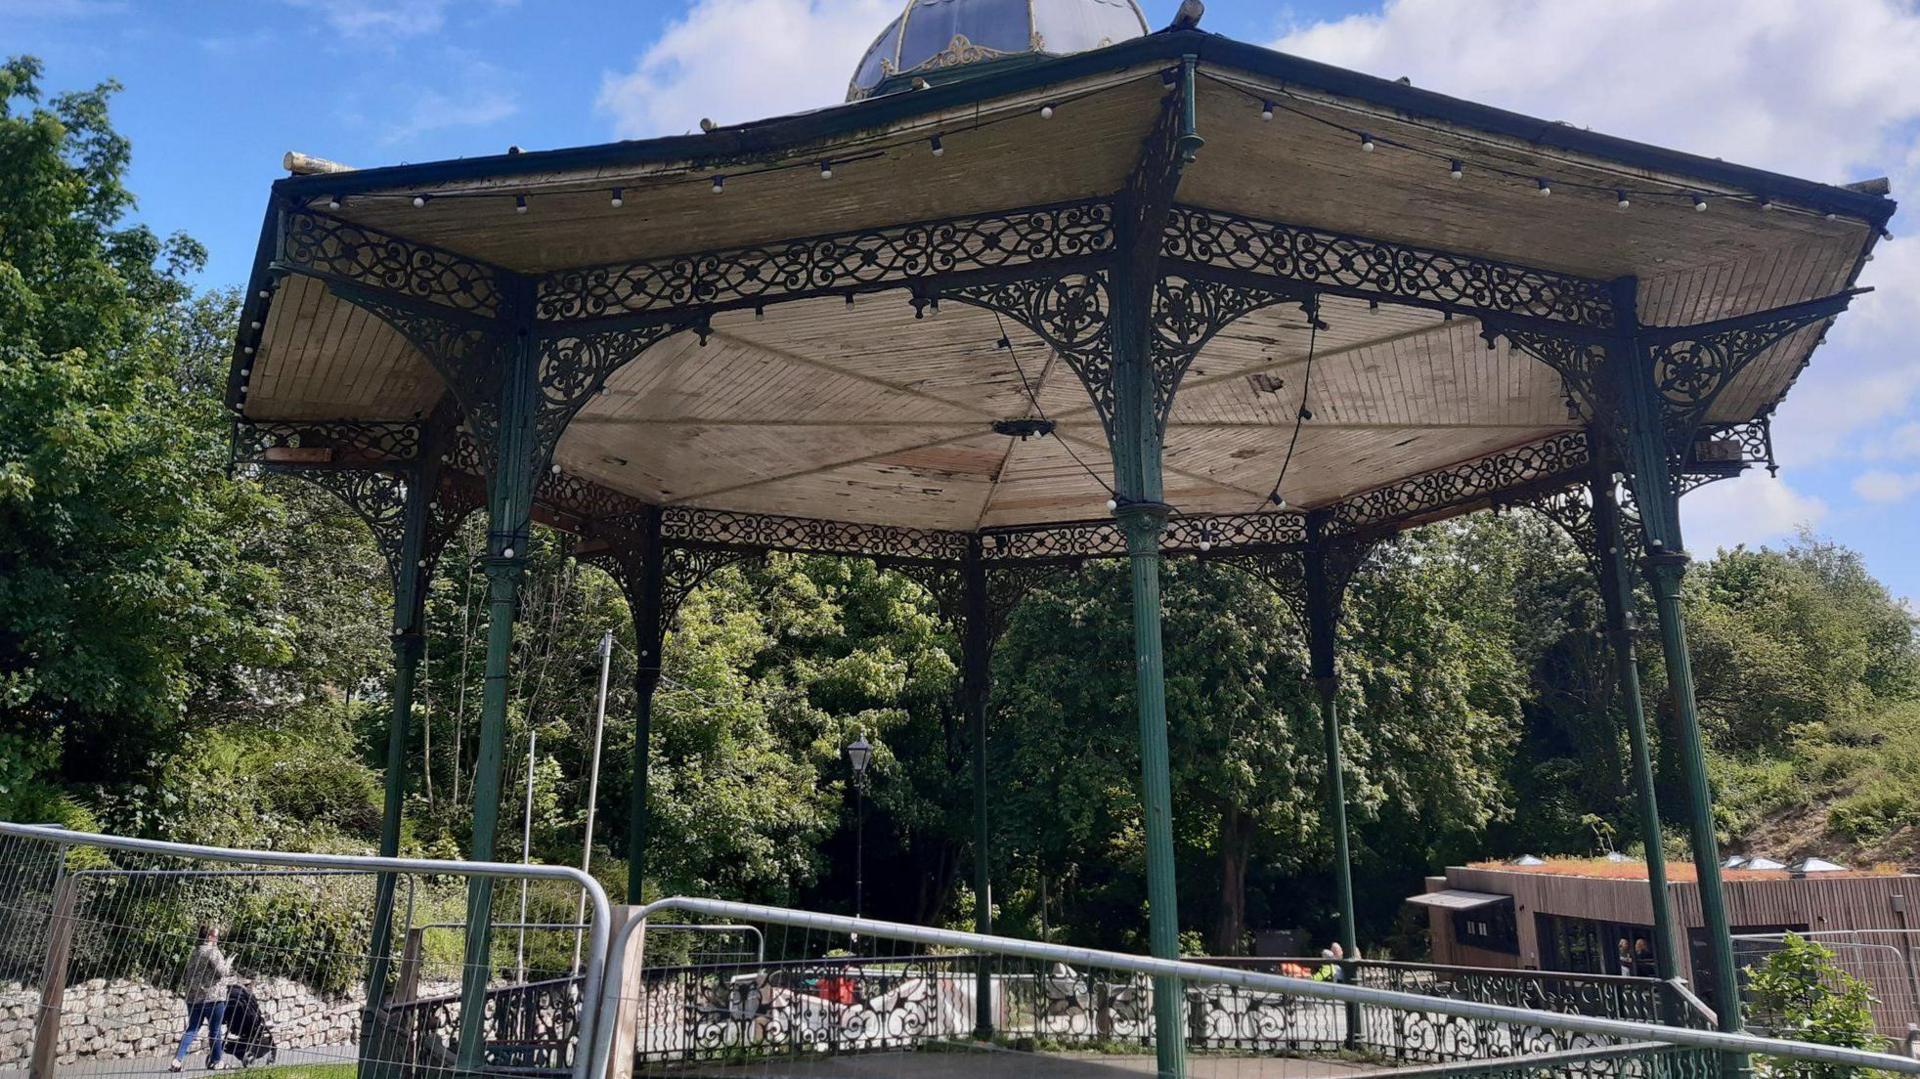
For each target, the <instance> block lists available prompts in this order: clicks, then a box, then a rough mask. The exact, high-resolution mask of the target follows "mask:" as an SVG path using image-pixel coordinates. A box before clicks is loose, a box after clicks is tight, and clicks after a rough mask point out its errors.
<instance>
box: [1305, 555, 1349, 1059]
mask: <svg viewBox="0 0 1920 1079" xmlns="http://www.w3.org/2000/svg"><path fill="white" fill-rule="evenodd" d="M1310 529H1311V543H1310V544H1309V546H1308V547H1307V555H1306V562H1305V570H1306V581H1305V585H1306V595H1307V651H1308V653H1309V655H1308V661H1309V663H1310V664H1311V666H1312V674H1313V683H1314V687H1315V688H1316V689H1317V690H1318V691H1319V697H1320V736H1321V740H1322V742H1323V744H1324V746H1325V751H1326V760H1327V830H1328V831H1329V832H1330V833H1332V836H1333V882H1334V890H1335V892H1336V894H1337V895H1338V898H1339V903H1340V947H1341V950H1342V951H1343V952H1344V953H1345V955H1344V956H1343V957H1342V958H1343V960H1344V961H1343V962H1342V963H1341V964H1340V971H1341V976H1342V977H1343V978H1345V979H1346V980H1348V981H1352V980H1353V971H1354V966H1353V961H1354V960H1355V959H1358V958H1359V957H1360V943H1359V929H1358V927H1357V925H1356V924H1355V923H1356V919H1355V918H1354V913H1353V851H1352V844H1351V840H1350V838H1349V835H1348V831H1347V783H1346V776H1345V774H1344V773H1345V770H1346V765H1345V762H1344V760H1343V759H1342V757H1341V753H1340V712H1339V699H1340V672H1339V669H1338V667H1337V666H1336V663H1335V656H1336V653H1337V650H1338V647H1339V629H1340V627H1339V619H1340V614H1339V610H1338V607H1339V603H1338V599H1339V597H1338V596H1336V595H1335V590H1336V589H1337V588H1340V587H1342V586H1341V585H1340V584H1337V583H1336V582H1333V581H1329V580H1328V579H1327V541H1326V540H1325V538H1324V537H1322V536H1321V535H1320V523H1319V521H1318V520H1317V519H1316V520H1314V521H1313V522H1312V523H1311V525H1310ZM1346 1013H1347V1033H1346V1038H1345V1042H1346V1044H1347V1045H1348V1047H1352V1046H1354V1045H1357V1044H1358V1040H1359V1037H1360V1008H1359V1006H1358V1005H1356V1004H1348V1005H1347V1009H1346Z"/></svg>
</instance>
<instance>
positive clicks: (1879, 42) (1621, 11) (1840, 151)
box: [1273, 0, 1920, 550]
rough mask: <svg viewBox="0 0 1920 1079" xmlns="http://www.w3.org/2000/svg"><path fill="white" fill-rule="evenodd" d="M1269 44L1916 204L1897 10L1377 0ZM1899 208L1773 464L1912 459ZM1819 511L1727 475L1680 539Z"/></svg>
mask: <svg viewBox="0 0 1920 1079" xmlns="http://www.w3.org/2000/svg"><path fill="white" fill-rule="evenodd" d="M1273 45H1274V47H1275V48H1278V49H1281V50H1282V51H1286V52H1291V53H1294V54H1297V55H1302V56H1308V57H1311V58H1313V59H1316V60H1323V61H1326V62H1329V63H1334V64H1339V65H1341V66H1344V67H1352V68H1358V69H1359V70H1362V71H1367V72H1370V73H1372V74H1375V75H1381V76H1385V77H1388V78H1397V77H1399V76H1402V75H1405V76H1408V77H1410V78H1411V79H1412V81H1413V83H1414V85H1416V86H1420V87H1424V88H1426V89H1430V90H1435V91H1438V92H1441V93H1446V94H1453V95H1456V96H1459V97H1464V98H1469V99H1473V100H1476V101H1483V102H1486V103H1489V104H1494V105H1500V106H1503V107H1506V108H1511V109H1514V110H1516V111H1519V112H1523V113H1526V114H1528V115H1533V116H1544V117H1547V118H1550V119H1557V120H1565V121H1567V122H1569V123H1573V124H1578V125H1581V126H1590V127H1592V128H1594V129H1596V130H1599V131H1604V132H1606V133H1608V134H1612V135H1619V136H1623V137H1626V138H1632V139H1638V140H1641V141H1645V142H1651V143H1655V144H1658V145H1664V146H1672V147H1676V148H1678V149H1682V150H1687V151H1690V152H1693V153H1699V154H1705V155H1708V156H1718V157H1724V158H1726V159H1727V160H1730V161H1738V162H1740V163H1742V164H1748V165H1757V166H1760V167H1763V168H1770V169H1774V170H1777V171H1780V172H1785V173H1788V174H1791V175H1796V176H1804V177H1807V178H1810V179H1815V180H1826V181H1830V182H1843V181H1849V180H1857V179H1862V178H1866V177H1871V176H1878V175H1888V176H1890V177H1891V179H1892V181H1893V190H1894V194H1895V196H1896V197H1899V196H1901V195H1902V194H1904V195H1906V196H1908V197H1909V200H1911V197H1912V196H1914V195H1915V194H1916V193H1920V79H1915V78H1914V77H1913V72H1914V70H1915V57H1917V56H1920V6H1916V4H1915V3H1914V2H1913V0H1827V2H1823V3H1805V2H1803V0H1617V2H1614V3H1606V4H1578V3H1544V4H1543V3H1538V2H1537V0H1471V2H1463V0H1388V2H1387V3H1386V5H1385V6H1384V7H1383V8H1382V9H1381V11H1380V12H1379V13H1378V14H1373V15H1355V16H1351V17H1347V18H1342V19H1337V20H1333V21H1329V22H1323V23H1318V24H1312V25H1301V26H1299V27H1296V28H1295V29H1294V30H1292V31H1291V32H1290V33H1288V34H1286V35H1285V36H1284V37H1282V38H1281V39H1280V40H1278V41H1276V42H1274V43H1273ZM1911 213H1912V211H1911V210H1909V211H1908V212H1907V214H1906V215H1903V216H1902V217H1899V218H1896V219H1895V221H1894V223H1893V227H1894V229H1895V231H1896V232H1905V233H1908V234H1909V235H1907V236H1903V237H1901V238H1900V239H1899V240H1898V242H1895V243H1883V244H1881V245H1880V247H1879V250H1878V251H1877V252H1876V255H1875V259H1874V261H1873V262H1871V263H1869V264H1868V265H1867V267H1866V269H1865V271H1864V272H1863V273H1862V274H1861V279H1860V283H1861V284H1862V285H1871V286H1874V287H1875V289H1876V291H1875V292H1874V293H1873V294H1871V295H1868V296H1864V297H1862V298H1860V299H1859V300H1856V301H1855V302H1854V305H1853V309H1852V310H1851V311H1849V312H1848V313H1847V314H1846V315H1844V316H1842V317H1841V318H1840V320H1839V321H1838V323H1837V324H1836V327H1835V330H1834V332H1833V334H1832V335H1831V336H1830V338H1829V340H1828V342H1827V345H1826V347H1825V348H1823V349H1822V350H1821V352H1820V354H1819V356H1818V359H1817V362H1815V363H1814V364H1813V365H1812V366H1811V367H1809V368H1808V369H1807V371H1806V372H1805V373H1803V374H1802V375H1801V376H1800V378H1799V380H1798V382H1797V383H1796V384H1795V386H1794V387H1793V391H1792V393H1790V394H1789V395H1788V396H1787V399H1786V401H1785V403H1784V404H1783V405H1782V406H1781V409H1780V412H1779V415H1778V422H1776V424H1775V425H1774V435H1775V445H1776V447H1777V449H1778V452H1779V456H1780V459H1781V462H1782V463H1783V464H1784V465H1786V466H1787V467H1788V468H1789V469H1792V468H1795V467H1800V466H1806V465H1811V464H1816V463H1819V462H1822V461H1830V460H1841V461H1847V460H1859V459H1863V458H1869V457H1885V458H1889V459H1891V458H1895V457H1905V456H1907V455H1909V454H1911V455H1915V456H1920V361H1916V359H1915V358H1914V356H1913V352H1912V346H1911V338H1912V328H1913V327H1914V326H1915V325H1920V235H1912V233H1913V231H1914V230H1913V229H1912V228H1911V226H1906V225H1903V222H1904V221H1905V220H1906V219H1907V218H1908V217H1910V216H1911ZM1901 447H1905V449H1901ZM1868 489H1871V490H1876V491H1877V490H1880V489H1881V488H1880V487H1878V486H1876V485H1875V484H1874V483H1873V482H1869V483H1868ZM1843 492H1844V488H1840V489H1838V490H1832V491H1828V492H1827V493H1829V494H1833V495H1839V494H1842V493H1843ZM1856 493H1858V485H1857V484H1856ZM1825 509H1826V507H1825V505H1824V503H1821V502H1820V501H1819V500H1817V499H1808V498H1805V497H1803V496H1801V495H1799V494H1797V493H1796V492H1794V491H1793V490H1792V489H1790V488H1787V487H1785V486H1784V485H1778V484H1774V485H1765V484H1763V483H1761V482H1760V481H1756V480H1753V479H1744V478H1743V479H1741V480H1738V481H1734V482H1731V483H1724V484H1715V485H1713V486H1712V487H1710V488H1707V489H1705V490H1702V491H1701V492H1699V493H1698V494H1695V495H1691V496H1689V497H1688V499H1687V513H1688V516H1689V518H1690V520H1691V519H1696V518H1697V519H1699V520H1700V521H1701V524H1702V526H1701V527H1698V528H1690V529H1689V535H1690V536H1691V537H1692V538H1693V539H1694V540H1695V541H1696V542H1695V545H1696V546H1700V547H1701V548H1702V549H1703V550H1706V549H1710V544H1717V543H1722V542H1738V541H1746V542H1755V541H1756V540H1757V538H1759V537H1758V533H1767V532H1771V533H1772V534H1776V535H1777V534H1780V533H1781V532H1782V531H1783V530H1786V529H1789V528H1790V526H1791V525H1793V524H1796V523H1799V522H1800V521H1801V520H1803V519H1807V518H1813V519H1818V518H1819V517H1820V516H1821V515H1822V514H1824V512H1825Z"/></svg>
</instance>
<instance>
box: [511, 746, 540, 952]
mask: <svg viewBox="0 0 1920 1079" xmlns="http://www.w3.org/2000/svg"><path fill="white" fill-rule="evenodd" d="M539 744H540V732H539V731H538V730H535V729H534V728H533V727H528V728H527V808H526V813H525V815H524V816H522V818H521V821H520V864H521V865H531V864H533V762H534V748H535V747H536V746H538V745H539ZM513 969H514V973H515V975H516V980H517V981H519V982H520V984H522V985H525V984H526V981H527V881H526V878H525V877H522V878H521V879H520V943H519V944H518V945H516V946H515V948H514V953H513Z"/></svg>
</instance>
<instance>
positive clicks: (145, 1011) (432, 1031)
mask: <svg viewBox="0 0 1920 1079" xmlns="http://www.w3.org/2000/svg"><path fill="white" fill-rule="evenodd" d="M382 877H391V879H392V882H393V888H392V891H391V894H392V895H393V896H394V897H395V899H394V903H393V907H394V909H393V926H394V928H393V937H392V939H391V940H390V941H389V944H388V947H387V948H385V949H375V948H374V947H373V940H372V932H373V930H372V927H373V923H374V907H375V900H376V896H377V895H378V894H379V893H380V887H379V881H380V879H381V878H382ZM475 877H490V878H496V879H507V880H510V881H518V880H525V881H527V882H528V886H529V895H530V897H532V899H533V901H534V902H536V903H538V904H539V907H538V909H552V910H564V912H565V914H566V915H567V916H568V917H571V916H572V915H573V913H574V911H575V909H576V908H577V906H578V904H579V902H580V900H581V897H582V896H583V894H584V896H585V897H586V899H587V900H588V904H587V905H588V909H589V911H590V912H591V920H590V921H589V923H588V924H587V925H586V926H585V927H584V928H582V927H579V926H577V925H569V926H568V927H567V931H566V933H565V934H564V936H563V937H562V938H561V939H559V940H558V941H555V942H553V943H551V945H550V946H544V947H529V948H526V949H522V948H520V947H518V939H517V938H516V937H515V936H514V935H513V934H512V933H511V932H510V931H508V930H504V929H502V930H498V931H496V932H495V933H494V934H493V939H492V946H491V948H490V950H489V953H488V954H487V955H485V956H480V957H468V956H466V955H464V954H463V950H464V949H463V939H462V938H461V937H460V936H458V935H456V936H455V937H453V938H452V940H451V942H450V943H448V944H446V945H433V944H428V945H426V946H424V947H422V943H423V942H421V941H420V935H419V934H418V933H416V932H415V930H416V928H417V927H418V926H420V925H422V924H429V923H430V922H431V921H432V920H433V919H434V918H436V917H437V916H438V914H439V913H448V912H463V911H464V904H465V898H466V894H467V887H466V886H467V883H468V882H469V880H471V879H472V878H475ZM508 891H513V892H515V893H516V894H515V895H513V896H512V897H506V896H501V893H504V892H508ZM495 894H496V895H497V896H501V898H500V899H498V900H497V902H496V912H495V913H496V916H498V917H499V918H500V920H501V921H509V920H510V917H509V916H508V913H507V912H508V911H510V910H514V909H517V906H518V896H517V889H495ZM607 911H608V906H607V902H606V897H605V895H604V893H603V892H602V891H601V890H600V888H599V886H598V885H597V884H595V883H593V882H592V881H591V880H590V879H589V878H587V877H585V876H584V875H582V874H580V873H579V872H578V871H577V870H572V869H564V868H557V867H551V868H550V867H542V866H515V865H503V864H491V863H472V862H442V861H424V860H417V859H380V858H372V857H356V856H345V855H310V854H287V853H280V852H268V851H236V850H225V849H221V848H212V847H200V846H193V845H187V844H174V843H161V842H154V841H146V840H130V839H122V838H118V837H111V836H98V835H89V834H82V833H71V832H65V831H63V830H60V829H55V828H46V827H33V826H23V825H13V824H3V823H0V1070H9V1069H25V1070H28V1071H30V1072H31V1073H32V1074H33V1075H34V1076H35V1079H42V1077H50V1076H52V1075H53V1074H55V1073H57V1072H58V1071H59V1070H61V1069H62V1068H75V1069H79V1070H83V1071H85V1072H86V1073H87V1074H90V1075H118V1074H135V1073H138V1074H149V1075H150V1074H152V1073H154V1072H156V1071H161V1070H165V1069H166V1068H167V1066H168V1065H169V1064H170V1063H171V1062H172V1061H174V1060H183V1061H184V1062H185V1063H188V1064H191V1066H193V1067H195V1068H196V1069H197V1068H199V1067H201V1066H202V1065H203V1064H211V1063H212V1062H213V1061H214V1059H215V1055H214V1048H215V1045H216V1039H215V1038H214V1036H213V1033H212V1023H210V1022H208V1020H210V1019H213V1018H216V1017H217V1018H218V1019H219V1021H220V1027H221V1030H220V1038H219V1039H218V1041H217V1044H218V1046H219V1049H220V1052H219V1058H220V1061H221V1062H222V1063H225V1062H226V1061H227V1060H228V1059H229V1058H231V1059H232V1060H233V1061H234V1062H235V1063H238V1064H244V1065H254V1064H266V1063H277V1064H281V1065H287V1064H299V1065H354V1066H356V1070H357V1071H358V1072H359V1074H360V1075H361V1076H363V1077H371V1076H375V1075H379V1076H394V1077H400V1076H416V1075H418V1076H424V1075H428V1074H430V1073H438V1072H446V1071H451V1070H453V1069H454V1064H455V1059H456V1055H457V1054H456V1050H457V1044H456V1043H457V1040H458V1036H459V1015H460V1011H461V1001H460V985H461V975H462V973H463V971H464V970H466V969H467V968H468V967H470V966H471V967H476V968H477V967H479V966H481V965H484V966H485V968H486V969H487V971H488V974H489V980H488V989H487V992H486V995H485V1000H484V1007H485V1023H484V1029H485V1031H486V1035H485V1040H486V1045H485V1052H484V1058H485V1060H486V1062H487V1065H488V1067H489V1069H490V1070H503V1071H512V1072H515V1073H519V1074H525V1075H551V1076H556V1077H559V1076H572V1077H574V1079H587V1076H588V1075H590V1074H595V1073H596V1072H597V1065H596V1062H595V1060H594V1059H593V1057H592V1053H591V1050H592V1047H593V1046H594V1044H595V1041H594V1039H593V1037H592V1034H593V1030H592V1024H593V1021H594V1019H595V1018H596V1016H597V1012H596V1011H595V1010H594V1007H593V1002H595V1001H596V1000H597V999H598V997H599V985H600V979H601V976H602V974H603V972H604V964H605V952H606V942H607V934H608V930H607V918H608V914H607ZM209 927H210V928H212V929H214V930H215V931H216V932H217V936H216V937H215V938H214V939H213V941H212V944H213V947H214V949H215V950H217V951H218V953H220V956H221V957H222V958H223V959H224V960H225V962H226V963H227V964H228V965H229V967H230V969H231V976H230V978H227V979H221V980H220V981H219V983H218V984H215V985H211V986H209V985H207V984H206V979H202V978H198V977H196V978H195V979H194V985H193V986H191V987H190V986H189V985H187V984H186V982H187V978H188V971H189V967H190V964H192V962H193V956H194V954H195V952H196V950H197V949H198V948H199V947H200V945H201V943H202V941H203V934H204V932H205V930H206V929H207V928H209ZM582 932H584V934H585V935H586V937H587V939H588V941H589V948H588V949H587V955H588V959H587V961H586V962H585V963H584V965H583V967H582V969H581V970H580V971H579V972H578V973H576V972H575V971H574V970H573V969H572V958H571V957H572V947H573V941H574V938H575V935H576V934H578V933H582ZM523 954H524V955H527V956H528V959H527V960H526V961H524V962H523V961H521V960H520V959H519V957H520V956H521V955H523ZM196 972H197V971H196ZM374 980H377V984H378V987H379V995H378V997H377V999H376V1000H375V1001H374V1002H372V1003H371V1004H370V1003H369V1001H368V999H367V986H368V984H369V982H370V981H374ZM190 989H191V990H194V991H195V996H196V997H199V996H204V997H206V998H207V999H206V1001H205V1002H204V1004H203V1006H202V1007H200V1008H197V1009H191V1008H190V1007H189V1005H188V1003H187V999H186V993H187V992H188V991H189V990H190ZM190 1016H191V1017H193V1018H197V1019H199V1020H201V1022H200V1024H199V1025H198V1029H197V1031H196V1032H195V1033H194V1034H193V1036H192V1038H191V1039H190V1040H191V1042H192V1047H191V1049H190V1050H189V1049H188V1048H187V1047H186V1043H187V1041H188V1040H189V1039H187V1038H186V1037H184V1035H185V1032H186V1028H187V1025H188V1021H189V1017H190ZM23 1031H24V1032H25V1036H24V1037H23Z"/></svg>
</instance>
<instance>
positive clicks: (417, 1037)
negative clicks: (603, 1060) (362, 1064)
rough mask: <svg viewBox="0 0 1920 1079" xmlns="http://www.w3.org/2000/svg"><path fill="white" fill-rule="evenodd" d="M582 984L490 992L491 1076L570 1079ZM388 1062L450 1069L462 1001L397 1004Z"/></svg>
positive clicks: (389, 1016) (554, 981)
mask: <svg viewBox="0 0 1920 1079" xmlns="http://www.w3.org/2000/svg"><path fill="white" fill-rule="evenodd" d="M581 984H582V979H580V978H551V979H548V980H545V981H539V982H529V983H526V984H522V985H506V986H499V987H496V988H493V989H489V990H487V997H486V1009H487V1010H486V1021H485V1023H484V1024H483V1029H484V1030H485V1031H486V1039H487V1041H486V1047H485V1052H484V1055H483V1059H484V1060H485V1061H486V1064H487V1068H488V1070H489V1071H497V1072H502V1073H511V1074H519V1075H566V1074H567V1073H569V1072H570V1071H572V1070H573V1066H574V1061H575V1057H576V1054H577V1053H578V1050H579V1033H580V1030H581V1025H580V990H581ZM383 1019H384V1021H385V1023H386V1029H387V1031H388V1034H387V1037H388V1040H389V1044H390V1045H391V1046H393V1048H392V1049H390V1050H389V1051H388V1054H386V1055H387V1056H388V1058H389V1059H393V1060H397V1061H402V1062H404V1063H406V1064H408V1065H411V1066H412V1067H414V1068H415V1069H422V1070H437V1069H440V1068H446V1067H451V1066H452V1064H453V1062H454V1045H455V1043H456V1042H457V1040H458V1039H459V1036H460V995H459V994H458V993H443V994H438V995H435V996H429V997H421V998H419V999H417V1000H409V1001H403V1002H396V1003H394V1004H392V1005H390V1006H388V1007H387V1008H386V1009H385V1011H384V1014H383Z"/></svg>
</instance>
